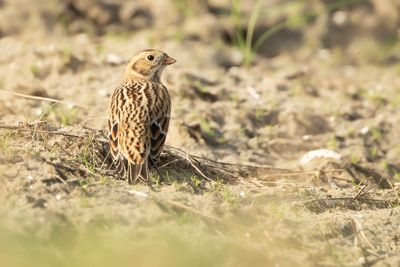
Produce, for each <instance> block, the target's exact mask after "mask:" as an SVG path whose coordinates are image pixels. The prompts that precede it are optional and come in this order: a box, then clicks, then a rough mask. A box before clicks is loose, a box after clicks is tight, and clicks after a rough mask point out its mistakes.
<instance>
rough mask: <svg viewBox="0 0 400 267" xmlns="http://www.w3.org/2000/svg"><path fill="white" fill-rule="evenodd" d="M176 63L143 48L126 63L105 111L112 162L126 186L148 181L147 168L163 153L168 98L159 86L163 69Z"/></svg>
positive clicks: (165, 56)
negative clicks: (121, 175)
mask: <svg viewBox="0 0 400 267" xmlns="http://www.w3.org/2000/svg"><path fill="white" fill-rule="evenodd" d="M175 62H176V60H175V59H174V58H172V57H170V56H168V54H167V53H165V52H162V51H160V50H155V49H145V50H142V51H140V52H138V53H136V54H135V55H134V56H133V57H132V58H131V59H130V60H129V62H128V64H127V66H126V68H125V71H124V74H123V79H122V82H121V84H120V85H119V86H118V87H117V88H115V89H114V91H113V93H112V95H111V100H110V104H109V109H108V143H109V147H110V151H111V155H112V158H113V162H114V163H115V165H116V166H117V168H118V169H119V171H120V172H123V176H124V177H125V178H127V180H128V182H129V184H133V183H136V182H138V181H143V182H146V181H147V182H150V179H149V178H150V176H149V168H150V167H156V162H157V160H158V158H159V156H160V154H161V151H162V150H163V147H164V144H165V139H166V137H167V133H168V127H169V121H170V116H171V98H170V95H169V92H168V89H167V88H166V87H165V86H164V85H163V84H162V83H161V80H160V79H161V75H162V72H163V70H164V68H165V67H166V66H168V65H171V64H174V63H175Z"/></svg>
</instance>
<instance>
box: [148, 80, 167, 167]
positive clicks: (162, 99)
mask: <svg viewBox="0 0 400 267" xmlns="http://www.w3.org/2000/svg"><path fill="white" fill-rule="evenodd" d="M158 101H159V103H156V105H155V108H154V110H153V114H154V115H153V116H154V118H153V120H152V121H151V123H150V133H151V139H150V141H151V149H150V155H149V163H150V165H152V166H154V165H155V164H156V162H157V160H158V157H159V156H160V154H161V151H162V149H163V147H164V144H165V139H166V137H167V133H168V127H169V121H170V116H171V100H170V97H169V94H168V91H167V89H166V88H165V87H164V86H163V87H162V88H161V90H160V93H159V98H158Z"/></svg>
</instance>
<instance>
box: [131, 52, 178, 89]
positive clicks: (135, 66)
mask: <svg viewBox="0 0 400 267" xmlns="http://www.w3.org/2000/svg"><path fill="white" fill-rule="evenodd" d="M175 62H176V60H175V59H173V58H172V57H170V56H168V55H167V54H166V53H164V52H162V51H159V50H154V49H146V50H143V51H140V52H139V53H137V54H136V55H134V56H133V57H132V58H131V59H130V60H129V63H128V66H127V67H126V69H125V73H124V81H129V80H136V79H144V80H149V81H155V82H159V81H160V78H161V74H162V71H163V70H164V68H165V66H167V65H171V64H174V63H175Z"/></svg>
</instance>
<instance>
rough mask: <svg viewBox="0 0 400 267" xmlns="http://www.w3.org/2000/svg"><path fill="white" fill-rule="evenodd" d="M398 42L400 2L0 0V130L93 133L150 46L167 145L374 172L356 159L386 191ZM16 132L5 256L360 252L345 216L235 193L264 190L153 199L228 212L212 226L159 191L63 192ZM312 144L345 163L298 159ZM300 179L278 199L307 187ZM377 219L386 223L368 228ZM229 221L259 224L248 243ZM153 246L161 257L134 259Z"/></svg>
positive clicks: (247, 159) (337, 260) (330, 255)
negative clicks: (165, 112) (163, 93)
mask: <svg viewBox="0 0 400 267" xmlns="http://www.w3.org/2000/svg"><path fill="white" fill-rule="evenodd" d="M399 35H400V2H399V1H398V0H308V1H306V0H154V1H139V0H136V1H123V0H48V1H45V0H35V1H32V0H0V51H1V52H0V124H8V125H10V124H12V125H16V124H18V123H20V122H38V121H47V122H51V123H52V124H54V125H56V126H57V127H62V129H63V130H65V131H70V132H74V131H75V132H79V131H80V130H82V127H89V128H93V129H105V126H106V114H107V108H108V101H109V97H110V94H111V93H112V91H113V89H114V88H115V87H116V86H118V84H119V82H120V80H121V76H122V72H123V70H124V66H125V64H126V62H127V60H128V59H129V58H130V57H131V56H132V55H133V54H135V53H136V52H137V51H139V50H141V49H145V48H155V49H160V50H163V51H165V52H167V53H168V54H169V55H170V56H172V57H173V58H175V59H177V61H178V62H177V63H176V64H174V65H172V66H170V67H168V68H167V69H166V70H165V71H164V75H163V77H164V81H163V83H164V84H165V85H166V86H167V87H168V89H169V91H170V92H171V96H172V103H173V110H172V113H173V114H172V121H171V127H170V129H171V130H170V133H169V135H168V139H167V144H169V145H173V146H175V147H179V148H181V149H183V150H185V151H191V153H193V154H195V155H198V156H204V157H207V158H210V159H214V160H221V161H225V162H230V163H234V164H237V163H241V164H257V165H268V166H273V167H275V168H288V169H291V170H302V171H310V170H311V171H312V170H315V169H321V168H344V167H346V166H347V167H348V166H354V164H355V165H357V166H363V168H364V167H365V168H368V170H369V171H370V172H365V169H357V170H358V171H359V170H363V171H364V175H365V173H367V174H368V175H367V176H368V177H370V176H371V175H369V174H370V173H373V175H375V176H374V177H387V178H388V181H390V182H391V183H393V184H395V183H399V182H400V162H399V158H400V144H399V141H398V140H399V136H400V108H399V106H400V44H399ZM10 92H11V93H10ZM15 93H20V94H24V95H29V96H35V97H45V98H50V99H57V100H60V101H64V103H63V104H54V103H51V102H47V101H37V100H28V99H26V98H24V97H18V96H16V95H15ZM13 138H15V136H14V135H6V134H3V135H1V136H0V151H2V152H1V153H3V154H0V156H1V157H0V163H2V164H0V175H1V176H2V177H5V178H6V179H5V180H4V181H5V182H4V183H3V182H2V184H1V186H0V197H1V200H2V201H3V202H4V203H5V204H4V207H2V208H1V209H2V210H1V213H2V214H6V216H4V218H5V219H4V223H2V224H3V225H4V227H3V226H2V227H1V229H4V230H1V229H0V238H1V239H0V240H1V242H0V244H1V245H0V248H1V249H0V265H1V266H15V265H18V266H71V265H73V266H87V264H89V263H93V262H97V263H98V264H103V265H102V266H110V265H113V263H115V262H114V259H115V258H120V259H121V260H120V262H118V264H121V265H124V264H125V265H126V266H131V265H130V264H131V258H132V257H136V258H137V259H139V261H141V262H143V263H146V264H147V265H149V266H157V265H158V266H159V264H160V262H162V263H164V261H165V262H168V263H170V264H171V265H172V266H188V265H189V264H191V265H192V264H193V262H195V263H198V266H204V265H208V264H212V263H214V264H215V263H216V264H217V265H218V266H235V265H234V264H233V263H235V262H238V263H239V265H240V263H243V264H244V265H249V264H248V263H249V262H251V263H252V264H253V265H258V266H262V265H263V264H265V263H269V264H271V265H277V264H279V263H281V264H282V266H293V264H297V263H298V262H303V263H304V264H305V265H307V264H310V265H313V264H317V265H319V266H340V265H342V266H343V265H346V264H348V263H349V262H352V264H353V266H355V265H358V263H359V262H358V261H357V262H356V261H354V255H355V253H356V254H357V253H358V254H357V255H359V256H360V257H361V256H362V254H361V252H360V251H358V250H357V251H356V248H355V246H353V245H351V244H350V243H351V242H352V241H351V242H350V243H349V242H347V241H348V240H347V239H346V238H348V236H347V235H346V233H347V232H346V231H347V230H346V229H347V228H348V227H349V226H348V225H347V224H346V223H348V220H347V219H348V218H347V217H346V216H344V215H343V214H342V215H343V217H341V219H340V218H339V217H340V216H342V215H337V216H339V217H335V216H336V215H334V216H331V217H329V216H328V215H327V216H325V215H321V216H320V217H318V219H315V218H316V215H315V214H314V213H312V214H311V215H310V213H309V211H307V212H305V209H303V210H301V211H298V210H296V209H294V210H293V209H291V208H288V205H286V204H287V203H285V201H287V200H283V201H281V200H280V201H277V202H274V203H272V202H271V201H270V199H267V200H265V199H264V200H260V201H259V202H257V201H258V200H257V201H256V204H254V208H253V203H251V201H250V199H249V201H247V199H245V198H243V197H242V194H241V193H242V192H246V194H253V193H254V194H255V195H257V194H258V195H262V194H263V193H265V190H266V189H265V187H264V188H262V189H260V188H258V187H256V186H254V185H253V186H254V187H255V188H253V187H251V189H249V188H250V186H249V188H246V190H248V191H246V190H244V189H243V188H240V189H237V188H236V189H235V188H234V187H229V186H227V187H221V188H224V189H223V190H220V191H218V192H217V193H216V194H213V193H215V192H211V193H210V194H209V195H206V193H204V195H201V194H198V192H196V194H195V193H193V192H192V191H190V190H187V191H185V190H186V189H185V190H181V186H180V185H179V186H178V187H179V189H177V188H178V187H174V189H173V188H172V187H163V188H162V189H161V190H162V191H163V193H162V194H161V193H160V194H157V197H156V200H157V201H161V202H162V201H164V200H165V199H170V198H172V199H180V200H183V201H184V202H185V201H186V202H187V203H189V204H190V205H192V206H194V207H196V208H198V209H199V210H203V211H204V212H205V213H212V214H217V215H216V216H217V217H220V215H221V214H222V215H221V217H222V218H224V219H227V220H226V221H225V223H226V224H225V225H222V226H221V225H219V226H218V227H215V225H211V226H210V223H209V222H208V221H206V222H204V220H203V219H199V218H198V217H197V216H191V215H187V214H186V213H183V212H176V211H175V209H174V208H165V207H163V206H160V205H159V203H158V202H157V201H156V202H155V203H153V202H150V201H148V202H145V201H143V200H141V199H140V198H139V199H140V200H138V199H137V198H135V197H132V195H128V194H127V193H126V192H125V191H126V188H125V187H123V186H122V185H121V186H120V187H113V186H110V185H108V184H107V185H106V186H102V184H100V185H99V183H98V181H97V180H95V179H94V180H95V181H96V182H94V183H93V184H92V185H91V186H88V183H89V182H87V180H84V181H85V182H84V183H82V184H79V186H76V185H74V187H73V189H72V190H71V191H68V190H69V189H68V190H66V189H65V188H64V187H62V186H63V184H60V183H59V184H58V185H57V187H56V186H54V185H53V183H51V184H47V183H46V186H43V183H41V182H42V180H43V179H50V178H51V179H55V178H54V177H59V173H58V172H57V171H55V170H54V167H52V166H49V165H43V164H44V163H43V162H41V161H37V160H36V158H35V155H36V154H37V153H38V152H37V150H38V149H39V150H40V149H42V148H37V147H35V145H32V144H31V143H29V142H30V141H32V140H33V137H32V138H28V139H29V140H28V139H27V140H26V142H27V145H26V147H24V148H19V149H26V151H25V152H23V153H25V154H23V155H25V156H23V157H21V156H20V154H18V153H22V152H21V151H19V152H15V151H14V150H13V149H12V148H10V147H12V146H11V145H10V144H13V142H16V143H21V142H17V141H15V139H13ZM28 141H29V142H28ZM31 145H32V147H31ZM322 148H323V149H329V150H333V151H335V152H336V153H338V155H339V156H340V160H339V161H334V162H331V161H329V162H322V163H321V162H311V163H309V164H306V165H304V164H301V163H300V161H299V160H300V159H301V158H302V156H304V155H305V154H306V153H307V152H309V151H311V150H315V149H322ZM13 151H14V152H13ZM27 151H28V152H27ZM35 151H36V152H35ZM21 155H22V154H21ZM47 156H48V155H47ZM48 159H49V160H51V159H57V155H52V156H48ZM43 166H46V167H43ZM360 172H361V171H360ZM68 175H71V176H73V175H75V173H74V172H72V171H70V172H69V173H68V172H67V176H68ZM26 177H28V178H29V177H31V178H29V179H28V180H29V181H28V180H26V179H27V178H26ZM49 177H50V178H49ZM347 178H348V177H346V179H347ZM343 179H344V178H343ZM349 179H351V181H353V180H352V179H353V178H351V177H350V178H349ZM36 181H37V182H36ZM246 186H247V185H246ZM358 186H359V184H357V185H355V186H354V188H353V189H354V190H358V188H359V187H358ZM292 189H293V188H292ZM292 189H290V190H292ZM329 189H332V188H331V187H329ZM353 189H352V190H353ZM141 190H147V189H143V188H141ZM243 190H244V191H243ZM268 190H269V189H268ZM271 190H272V189H271ZM290 190H289V191H290ZM296 190H297V191H296ZM296 190H294V189H293V191H290V192H297V193H298V194H299V195H301V197H306V196H309V195H310V194H311V195H312V194H314V193H309V192H308V191H307V192H306V193H304V192H302V191H301V190H300V189H298V188H297V189H296ZM278 191H279V190H278ZM339 191H340V190H338V191H337V192H339ZM146 192H148V191H146ZM279 192H283V191H279ZM285 192H286V191H285ZM310 192H311V191H310ZM313 192H314V191H313ZM321 192H322V191H321ZM324 192H328V191H324ZM340 192H341V191H340ZM297 193H293V194H297ZM149 194H150V193H149ZM296 197H298V195H296ZM43 201H44V202H43ZM246 201H247V202H246ZM253 202H254V201H253ZM127 203H128V204H127ZM232 203H234V204H232ZM238 208H239V211H238ZM243 210H245V211H243ZM171 214H172V215H171ZM243 214H244V215H243ZM363 214H364V216H365V218H368V220H369V224H368V225H369V226H371V227H372V228H373V229H380V230H379V231H381V232H380V235H377V236H380V237H382V238H386V237H387V238H389V236H391V235H393V233H394V232H396V231H397V230H398V228H395V227H398V221H399V220H397V221H396V220H395V219H393V217H391V216H392V215H389V214H388V213H384V211H382V213H376V214H375V213H374V214H372V215H371V213H368V212H366V213H363ZM397 214H398V213H397ZM370 215H371V217H368V216H370ZM398 215H399V214H398ZM324 216H325V217H324ZM385 216H386V217H385ZM243 218H244V219H243ZM288 218H289V219H288ZM338 218H339V219H338ZM381 218H386V219H387V221H391V220H392V221H391V222H393V225H395V226H393V228H391V230H388V228H384V226H383V223H381V224H380V226H382V227H383V228H382V229H381V228H379V227H378V225H375V224H379V221H380V220H381ZM396 218H399V217H396ZM232 221H235V222H239V224H240V223H243V224H242V226H243V225H245V226H246V227H249V229H252V230H254V233H251V238H250V234H249V233H247V232H245V231H243V229H242V228H241V227H238V228H235V227H236V226H235V227H231V226H232V225H231V222H232ZM250 221H251V222H250ZM159 222H163V223H164V224H158V223H159ZM396 223H397V224H396ZM346 225H347V226H346ZM220 226H221V227H220ZM136 227H137V228H136ZM346 227H347V228H346ZM350 228H351V227H350ZM10 229H11V230H10ZM92 229H94V230H93V231H92ZM132 229H135V230H132ZM270 229H272V230H271V231H269V230H270ZM315 229H319V230H320V232H318V233H316V232H315ZM343 229H344V230H343ZM396 229H397V230H396ZM82 231H83V232H85V235H83V236H82V235H80V234H79V233H80V232H82ZM298 231H301V232H300V233H299V232H298ZM391 231H392V232H391ZM393 231H394V232H393ZM194 232H195V233H196V234H193V233H194ZM326 233H327V234H326ZM139 239H140V240H141V243H140V244H136V242H137V240H139ZM121 240H122V241H121ZM154 240H155V241H154ZM325 240H329V242H325ZM346 240H347V241H346ZM396 240H397V241H396ZM399 240H400V239H399V237H398V233H397V239H394V238H393V240H392V239H391V240H389V241H388V240H386V239H385V240H383V241H382V240H378V241H377V242H380V243H378V244H380V246H381V247H382V250H384V249H387V250H388V251H389V250H391V251H392V252H393V251H395V252H398V251H399V247H400V242H399ZM3 241H4V242H3ZM107 242H109V243H107ZM121 243H122V244H129V246H122V245H121ZM8 244H10V246H8ZM99 244H101V245H99ZM155 244H157V245H155ZM210 244H212V246H210ZM310 244H311V245H310ZM349 244H350V245H349ZM393 244H394V245H393ZM154 246H155V247H156V248H157V249H159V250H157V253H156V255H158V256H159V257H160V260H157V259H156V258H155V259H154V261H153V259H150V258H149V257H146V255H147V254H146V253H148V252H149V251H153V250H154ZM385 246H388V247H390V248H388V247H385ZM93 247H99V251H100V252H99V251H96V250H93ZM132 247H133V249H132V250H131V248H132ZM49 251H50V252H49ZM143 251H145V252H146V253H142V252H143ZM182 251H184V252H185V253H182ZM198 251H201V252H202V253H198ZM61 252H65V253H61ZM99 254H100V255H101V254H103V256H104V255H105V256H104V257H99ZM378 254H379V253H378ZM394 254H396V253H394ZM394 254H393V255H394ZM20 255H24V256H23V257H19V256H20ZM108 255H111V256H110V257H107V256H108ZM132 255H133V256H132ZM143 255H144V256H143ZM287 255H292V256H293V257H294V258H293V259H294V260H293V259H291V258H288V257H287ZM379 255H380V254H379ZM385 255H386V254H385ZM387 255H389V254H387ZM397 255H399V254H398V253H397ZM31 259H34V260H32V261H31ZM193 259H195V260H193ZM169 260H170V261H169ZM395 260H396V259H394V260H393V263H395ZM4 262H6V263H7V264H8V265H7V264H5V263H4ZM389 263H390V262H389ZM62 264H64V265H62ZM79 264H80V265H79ZM239 265H238V266H239Z"/></svg>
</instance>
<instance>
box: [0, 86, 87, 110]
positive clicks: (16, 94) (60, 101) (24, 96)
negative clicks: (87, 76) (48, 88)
mask: <svg viewBox="0 0 400 267" xmlns="http://www.w3.org/2000/svg"><path fill="white" fill-rule="evenodd" d="M0 93H3V94H8V95H13V96H18V97H23V98H27V99H32V100H39V101H47V102H53V103H59V104H64V105H68V106H72V107H79V108H83V109H91V107H88V106H83V105H79V104H75V103H72V102H68V101H64V100H59V99H55V98H50V97H43V96H33V95H26V94H22V93H17V92H13V91H7V90H0Z"/></svg>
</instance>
